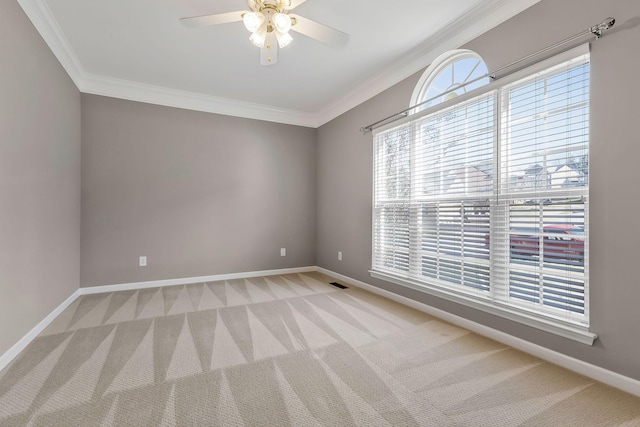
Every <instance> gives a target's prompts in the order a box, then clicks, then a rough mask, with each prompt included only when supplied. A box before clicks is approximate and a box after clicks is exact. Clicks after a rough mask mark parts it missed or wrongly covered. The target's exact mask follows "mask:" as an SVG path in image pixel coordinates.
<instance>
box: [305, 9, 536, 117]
mask: <svg viewBox="0 0 640 427" xmlns="http://www.w3.org/2000/svg"><path fill="white" fill-rule="evenodd" d="M538 2H540V0H491V1H488V2H485V3H483V4H482V5H480V6H478V7H476V8H475V9H473V10H471V11H470V12H469V13H467V14H465V15H463V16H462V17H460V18H459V19H457V20H456V21H455V22H453V23H452V24H451V25H449V26H448V27H447V28H446V29H445V30H443V31H440V32H439V33H438V34H436V35H435V36H434V37H430V38H429V39H428V40H427V41H426V42H425V43H423V44H421V45H420V46H418V47H417V48H415V49H413V51H412V53H411V54H409V55H407V56H405V57H403V58H402V59H401V60H400V61H398V62H395V63H394V64H393V65H391V66H389V67H387V68H386V69H384V70H382V71H381V72H379V73H377V74H376V75H375V76H373V77H372V78H370V79H368V80H366V81H364V82H363V83H362V84H361V85H359V86H357V87H356V88H355V89H353V90H352V91H350V92H348V93H347V94H346V95H344V96H343V97H342V98H340V99H339V100H338V101H336V102H335V103H333V104H332V105H330V106H329V107H327V108H325V109H323V110H322V111H320V112H319V113H318V115H317V121H318V126H322V125H324V124H325V123H328V122H330V121H331V120H333V119H335V118H336V117H338V116H340V115H341V114H344V113H346V112H347V111H349V110H351V109H352V108H354V107H357V106H358V105H360V104H362V103H363V102H365V101H368V100H369V99H371V98H373V97H374V96H376V95H378V94H380V93H381V92H383V91H385V90H386V89H389V88H390V87H391V86H393V85H395V84H397V83H400V82H401V81H402V80H404V79H406V78H407V77H409V76H411V75H412V74H414V73H416V72H418V71H420V70H422V69H423V68H425V67H427V66H428V65H429V64H431V62H432V61H433V60H434V59H436V58H437V57H438V56H440V55H442V54H443V53H445V52H447V51H449V50H452V49H458V48H460V47H461V46H462V45H464V44H466V43H469V42H470V41H471V40H473V39H475V38H476V37H479V36H481V35H482V34H484V33H486V32H487V31H489V30H490V29H492V28H494V27H496V26H498V25H500V24H501V23H503V22H505V21H506V20H508V19H510V18H512V17H514V16H515V15H517V14H519V13H520V12H522V11H524V10H526V9H528V8H529V7H531V6H533V5H534V4H536V3H538ZM407 106H408V107H409V106H410V105H409V99H407Z"/></svg>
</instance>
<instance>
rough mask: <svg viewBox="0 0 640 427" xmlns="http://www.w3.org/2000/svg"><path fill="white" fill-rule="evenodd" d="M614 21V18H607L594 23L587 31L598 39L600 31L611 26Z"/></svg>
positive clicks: (600, 35) (600, 34)
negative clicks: (596, 23)
mask: <svg viewBox="0 0 640 427" xmlns="http://www.w3.org/2000/svg"><path fill="white" fill-rule="evenodd" d="M615 23H616V20H615V18H607V19H605V20H604V21H602V22H601V23H599V24H598V25H594V26H593V27H591V28H589V31H590V32H591V34H593V35H594V36H596V38H597V39H599V38H600V37H602V32H603V31H606V30H608V29H610V28H611V27H613V26H614V25H615Z"/></svg>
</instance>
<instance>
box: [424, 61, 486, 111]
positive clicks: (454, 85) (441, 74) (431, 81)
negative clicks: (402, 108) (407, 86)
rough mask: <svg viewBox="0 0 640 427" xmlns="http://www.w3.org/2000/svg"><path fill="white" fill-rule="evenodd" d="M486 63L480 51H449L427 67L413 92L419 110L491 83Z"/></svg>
mask: <svg viewBox="0 0 640 427" xmlns="http://www.w3.org/2000/svg"><path fill="white" fill-rule="evenodd" d="M487 73H488V70H487V66H486V64H485V63H484V61H483V60H482V58H480V55H478V54H477V53H475V52H473V51H471V50H465V49H459V50H454V51H451V52H447V53H445V54H443V55H441V56H439V57H438V58H436V59H435V60H434V61H433V63H432V64H431V65H430V66H429V68H427V70H426V71H425V73H424V74H423V75H422V78H421V79H420V81H419V82H418V84H417V85H416V89H415V90H414V92H413V95H412V96H411V105H417V104H421V103H423V102H425V101H427V102H425V103H424V104H422V105H420V107H419V109H418V110H419V111H422V110H424V109H426V108H428V107H432V106H434V105H436V104H439V103H441V102H444V101H447V100H450V99H453V98H455V97H457V96H460V95H463V94H465V93H467V92H469V91H471V90H473V89H477V88H479V87H482V86H484V85H486V84H487V83H489V78H488V77H487Z"/></svg>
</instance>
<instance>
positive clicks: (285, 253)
mask: <svg viewBox="0 0 640 427" xmlns="http://www.w3.org/2000/svg"><path fill="white" fill-rule="evenodd" d="M280 256H287V248H280Z"/></svg>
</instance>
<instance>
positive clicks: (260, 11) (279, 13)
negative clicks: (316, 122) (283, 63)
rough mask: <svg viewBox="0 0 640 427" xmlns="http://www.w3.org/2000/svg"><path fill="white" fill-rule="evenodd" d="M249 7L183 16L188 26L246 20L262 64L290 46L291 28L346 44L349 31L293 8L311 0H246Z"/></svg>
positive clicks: (326, 41) (329, 42)
mask: <svg viewBox="0 0 640 427" xmlns="http://www.w3.org/2000/svg"><path fill="white" fill-rule="evenodd" d="M245 1H246V2H247V3H248V4H249V10H239V11H236V12H226V13H214V14H210V15H200V16H189V17H185V18H180V22H182V24H184V25H185V26H187V27H207V26H210V25H220V24H226V23H228V22H238V21H242V22H243V24H244V26H245V27H246V28H247V31H249V32H250V33H251V36H250V37H249V40H250V41H251V43H253V44H254V45H256V46H257V47H259V48H260V64H262V65H273V64H275V63H276V62H278V49H281V48H283V47H286V46H289V44H291V42H292V41H293V37H291V34H290V33H289V31H295V32H296V33H299V34H303V35H305V36H307V37H309V38H312V39H315V40H317V41H319V42H321V43H324V44H326V45H329V46H344V45H345V44H347V42H348V41H349V35H348V34H345V33H343V32H342V31H338V30H336V29H335V28H331V27H327V26H326V25H323V24H320V23H319V22H315V21H313V20H311V19H308V18H305V17H304V16H300V15H293V14H290V12H291V11H292V10H293V9H295V8H297V7H298V6H300V5H301V4H302V3H304V2H305V1H307V0H245Z"/></svg>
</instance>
